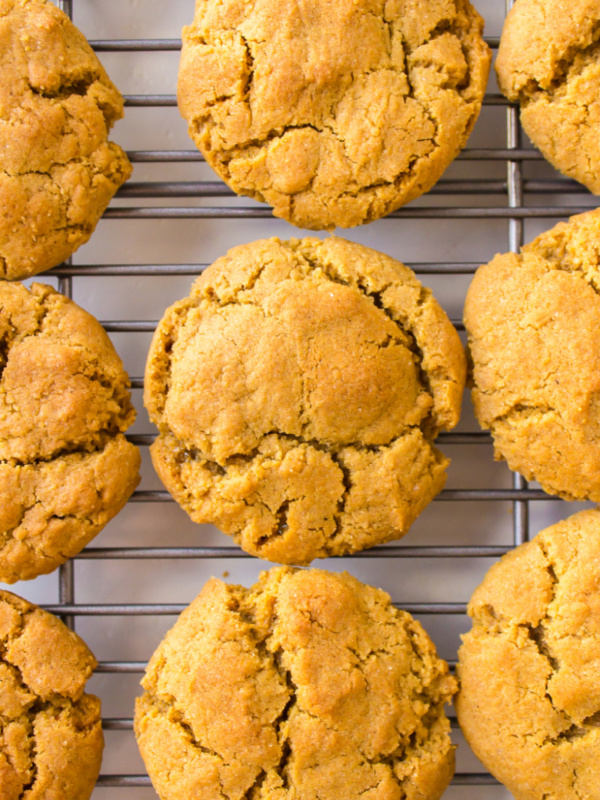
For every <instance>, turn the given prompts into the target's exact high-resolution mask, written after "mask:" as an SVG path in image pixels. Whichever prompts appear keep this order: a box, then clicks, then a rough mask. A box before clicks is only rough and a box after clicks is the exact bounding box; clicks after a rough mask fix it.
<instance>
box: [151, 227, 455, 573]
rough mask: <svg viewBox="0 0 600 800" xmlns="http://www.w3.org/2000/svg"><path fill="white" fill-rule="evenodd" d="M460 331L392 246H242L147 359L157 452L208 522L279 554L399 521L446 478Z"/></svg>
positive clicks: (186, 500)
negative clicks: (445, 443)
mask: <svg viewBox="0 0 600 800" xmlns="http://www.w3.org/2000/svg"><path fill="white" fill-rule="evenodd" d="M464 380H465V358H464V351H463V348H462V345H461V343H460V339H459V338H458V334H457V333H456V331H455V330H454V328H453V326H452V325H451V323H450V321H449V320H448V318H447V317H446V315H445V313H444V312H443V310H442V309H441V308H440V306H439V305H438V304H437V302H436V301H435V300H434V298H433V297H432V295H431V293H430V291H429V290H428V289H425V288H423V287H422V286H421V284H420V283H419V282H418V281H417V279H416V278H415V276H414V274H413V272H412V271H411V270H410V269H408V268H407V267H405V266H403V265H402V264H400V263H399V262H398V261H395V260H394V259H392V258H389V257H388V256H385V255H383V254H381V253H378V252H376V251H374V250H371V249H369V248H366V247H362V246H360V245H357V244H353V243H350V242H346V241H345V240H343V239H336V238H330V239H327V240H325V241H321V240H319V239H312V238H309V239H303V240H293V241H290V242H281V241H279V240H278V239H268V240H262V241H258V242H254V243H253V244H249V245H243V246H241V247H236V248H234V249H233V250H231V251H230V252H229V253H228V254H227V255H226V256H224V257H223V258H220V259H219V260H218V261H216V262H215V263H214V264H213V265H212V266H211V267H210V268H209V269H208V270H206V271H205V273H204V274H203V275H202V276H201V277H200V278H198V280H197V281H196V282H195V284H194V285H193V287H192V292H191V295H190V297H188V298H186V299H185V300H182V301H180V302H178V303H175V304H174V305H173V306H171V308H169V309H168V310H167V312H166V313H165V315H164V317H163V319H162V320H161V322H160V324H159V326H158V329H157V331H156V333H155V336H154V339H153V342H152V345H151V348H150V353H149V356H148V362H147V366H146V379H145V397H144V401H145V404H146V407H147V408H148V411H149V414H150V418H151V419H152V420H153V421H154V422H155V423H156V424H157V425H158V428H159V437H158V439H157V440H156V441H155V443H154V444H153V445H152V448H151V453H152V459H153V462H154V466H155V468H156V470H157V472H158V474H159V476H160V477H161V479H162V481H163V483H164V484H165V486H166V487H167V488H168V489H169V491H170V492H171V493H172V494H173V495H174V497H175V498H176V500H177V501H178V502H179V503H180V505H182V507H183V508H184V509H185V510H186V511H187V512H188V514H189V515H190V516H191V517H192V519H193V520H195V521H196V522H213V523H214V524H216V525H217V526H218V527H219V528H220V529H221V530H222V531H224V532H226V533H230V534H233V536H234V539H235V540H236V541H237V542H239V543H240V544H241V546H242V547H243V548H244V550H246V551H247V552H249V553H252V554H253V555H257V556H260V557H261V558H266V559H268V560H271V561H278V562H280V563H297V564H304V563H309V562H310V561H311V560H312V559H313V558H317V557H324V556H327V555H335V554H341V553H347V552H353V551H355V550H359V549H362V548H365V547H370V546H372V545H375V544H377V543H379V542H383V541H389V540H390V539H394V538H398V537H399V536H401V535H403V534H404V533H405V532H406V531H407V529H408V527H409V525H410V524H411V523H412V522H413V521H414V519H415V518H416V516H417V515H418V514H419V513H420V511H421V510H422V509H423V508H424V507H425V506H426V505H427V503H429V501H430V500H431V499H432V498H433V497H434V496H435V494H437V493H438V492H439V491H440V490H441V488H442V487H443V485H444V482H445V467H446V466H447V463H448V461H447V459H446V458H445V457H444V456H443V455H442V454H441V453H440V452H439V451H438V450H437V449H436V448H435V447H434V446H433V444H432V442H433V439H434V437H435V435H436V434H437V433H438V432H439V431H440V430H441V429H442V428H452V427H453V426H454V425H455V424H456V423H457V421H458V417H459V413H460V403H461V397H462V393H463V388H464Z"/></svg>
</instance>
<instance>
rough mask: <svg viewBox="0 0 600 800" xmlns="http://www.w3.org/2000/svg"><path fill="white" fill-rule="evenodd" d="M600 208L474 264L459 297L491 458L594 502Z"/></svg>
mask: <svg viewBox="0 0 600 800" xmlns="http://www.w3.org/2000/svg"><path fill="white" fill-rule="evenodd" d="M599 254H600V211H599V210H597V211H592V212H589V213H586V214H580V215H578V216H575V217H572V218H571V219H570V220H569V222H561V223H560V224H558V225H556V226H555V227H554V228H552V229H551V230H549V231H547V232H546V233H543V234H542V235H541V236H539V237H538V238H537V239H535V240H534V241H533V242H531V243H530V244H528V245H526V246H525V247H523V249H522V251H521V253H520V254H519V255H515V254H512V253H507V254H504V255H498V256H496V257H495V258H494V259H493V261H491V262H490V263H489V264H487V265H484V266H482V267H480V268H479V270H478V271H477V273H476V275H475V278H474V279H473V282H472V284H471V286H470V287H469V291H468V293H467V299H466V303H465V326H466V328H467V332H468V346H469V351H470V356H471V360H472V364H473V384H474V385H473V392H472V398H473V404H474V407H475V413H476V416H477V418H478V420H479V422H480V424H481V425H482V427H484V428H489V429H490V430H491V432H492V435H493V437H494V446H495V449H496V458H504V459H506V461H507V462H508V465H509V467H510V468H511V469H513V470H516V471H518V472H520V473H522V474H523V475H524V476H525V477H526V478H527V479H528V480H531V479H535V480H537V481H539V482H540V483H541V485H542V487H543V488H544V489H545V491H547V492H549V493H551V494H558V495H560V496H561V497H564V498H565V499H571V500H572V499H585V498H589V499H591V500H595V501H600V444H599V434H600V346H599V345H600V334H599V331H600V297H599V296H598V291H599V287H600V255H599Z"/></svg>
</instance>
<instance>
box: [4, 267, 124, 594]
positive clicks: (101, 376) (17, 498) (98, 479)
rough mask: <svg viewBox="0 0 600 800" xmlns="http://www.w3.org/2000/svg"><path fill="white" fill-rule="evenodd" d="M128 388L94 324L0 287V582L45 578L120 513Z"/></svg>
mask: <svg viewBox="0 0 600 800" xmlns="http://www.w3.org/2000/svg"><path fill="white" fill-rule="evenodd" d="M128 388H129V378H128V376H127V373H126V372H125V371H124V369H123V365H122V363H121V360H120V358H119V357H118V355H117V354H116V352H115V350H114V348H113V346H112V344H111V342H110V340H109V338H108V336H107V335H106V333H105V332H104V329H103V328H102V326H101V325H100V323H99V322H97V320H95V319H94V318H93V317H92V316H91V315H90V314H88V313H87V312H85V311H83V310H82V309H81V308H79V306H77V305H76V304H75V303H74V302H73V301H72V300H68V299H67V298H66V297H63V296H62V295H60V294H58V292H55V291H54V289H51V288H50V287H49V286H42V285H41V284H33V286H32V287H31V291H30V292H29V291H28V290H27V289H26V288H25V287H24V286H22V285H21V284H19V283H7V282H0V581H3V582H5V583H13V582H14V581H17V580H21V579H27V578H34V577H36V576H37V575H40V574H42V573H46V572H51V571H52V570H53V569H55V568H56V567H58V566H59V565H60V564H62V563H64V562H65V561H66V560H67V558H69V557H71V556H73V555H75V554H76V553H78V552H79V551H80V550H81V549H82V548H83V547H84V546H85V545H86V544H87V543H88V542H89V541H90V540H91V539H92V538H93V537H94V536H95V535H96V534H97V533H98V532H99V531H100V530H101V529H102V528H103V527H104V525H105V524H106V523H107V522H108V521H109V520H110V519H111V518H112V517H113V516H114V515H115V514H116V513H117V512H118V511H119V510H120V509H121V508H122V507H123V505H124V504H125V503H126V502H127V499H128V498H129V496H130V494H131V493H132V492H133V490H134V489H135V487H136V486H137V483H138V481H139V476H138V468H139V464H140V455H139V451H138V449H137V447H134V445H132V444H130V443H129V442H128V441H127V440H126V439H125V436H124V435H123V434H124V432H125V431H126V430H127V428H128V427H129V426H130V425H131V424H132V423H133V421H134V419H135V410H134V408H133V406H132V405H131V400H130V396H129V390H128Z"/></svg>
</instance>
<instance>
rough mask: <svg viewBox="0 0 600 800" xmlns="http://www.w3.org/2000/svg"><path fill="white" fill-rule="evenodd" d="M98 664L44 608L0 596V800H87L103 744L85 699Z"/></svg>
mask: <svg viewBox="0 0 600 800" xmlns="http://www.w3.org/2000/svg"><path fill="white" fill-rule="evenodd" d="M95 667H96V659H95V658H94V656H93V655H92V653H91V652H90V651H89V650H88V648H87V646H86V645H85V643H84V642H83V641H82V640H81V639H80V638H79V636H77V635H76V634H75V633H73V631H70V630H69V629H68V628H67V627H66V626H65V625H63V623H62V622H61V621H60V620H59V619H57V618H56V617H54V616H53V615H52V614H49V613H48V612H47V611H42V609H41V608H38V607H37V606H34V605H32V604H31V603H28V602H27V601H26V600H22V599H21V598H20V597H17V596H16V595H14V594H11V593H10V592H5V591H0V797H2V800H21V798H25V797H27V798H32V800H33V798H40V800H41V798H44V800H46V798H47V800H54V799H55V798H56V800H58V799H59V798H60V800H88V798H89V797H90V795H91V793H92V791H93V788H94V784H95V782H96V778H97V777H98V773H99V771H100V762H101V760H102V749H103V746H104V740H103V736H102V723H101V720H100V700H98V698H97V697H94V696H93V695H88V694H84V693H83V690H84V688H85V684H86V681H87V680H88V678H89V677H90V676H91V674H92V672H93V670H94V668H95Z"/></svg>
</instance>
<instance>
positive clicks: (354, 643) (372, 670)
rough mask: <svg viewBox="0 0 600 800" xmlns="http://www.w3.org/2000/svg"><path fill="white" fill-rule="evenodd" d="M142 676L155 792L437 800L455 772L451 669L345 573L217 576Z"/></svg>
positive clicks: (145, 741) (144, 749)
mask: <svg viewBox="0 0 600 800" xmlns="http://www.w3.org/2000/svg"><path fill="white" fill-rule="evenodd" d="M142 684H143V686H144V689H145V690H146V691H145V694H144V695H143V697H141V698H139V699H138V701H137V705H136V715H135V732H136V736H137V740H138V744H139V746H140V750H141V753H142V756H143V758H144V761H145V763H146V766H147V768H148V772H149V774H150V777H151V778H152V782H153V784H154V787H155V789H156V791H157V792H158V794H159V796H160V798H161V800H174V799H175V798H182V797H200V796H202V797H221V798H224V799H225V798H232V799H233V798H241V797H248V798H252V800H263V798H264V799H265V800H266V798H269V800H286V799H287V798H290V799H291V798H297V800H305V798H316V797H318V798H320V800H340V798H342V797H343V798H344V800H358V798H365V797H372V798H378V800H397V799H398V798H400V797H402V798H406V800H434V798H439V797H441V796H442V793H443V792H444V789H445V788H446V786H447V785H448V782H449V781H450V778H451V776H452V774H453V772H454V748H453V746H452V744H451V742H450V736H449V732H450V725H449V723H448V720H447V718H446V716H445V714H444V704H445V703H446V702H448V701H449V700H450V699H451V697H452V695H453V694H454V692H455V691H456V681H455V679H454V678H453V677H452V676H451V675H450V674H449V673H448V666H447V664H446V663H445V662H444V661H442V660H440V659H439V658H437V655H436V652H435V648H434V646H433V644H432V642H431V640H430V639H429V637H428V636H427V634H426V633H425V631H424V630H423V628H422V627H421V626H420V625H419V623H418V622H416V621H415V620H414V619H413V618H412V617H411V616H410V614H408V613H406V612H405V611H399V610H397V609H395V608H394V607H393V606H392V604H391V603H390V598H389V596H388V595H387V594H386V593H385V592H382V591H381V590H379V589H374V588H372V587H370V586H365V585H364V584H362V583H359V581H357V580H356V579H355V578H353V577H351V576H350V575H348V574H345V573H343V574H340V575H336V574H333V573H329V572H324V571H322V570H293V569H290V568H289V567H279V568H276V569H273V570H271V571H270V572H265V573H263V574H262V575H261V577H260V579H259V581H258V583H257V584H255V585H254V586H253V587H252V588H251V589H245V588H244V587H242V586H231V585H227V584H225V583H223V582H222V581H220V580H216V579H214V578H213V579H212V580H210V581H209V582H208V583H207V584H206V586H205V587H204V589H203V590H202V592H201V593H200V594H199V595H198V597H197V598H196V599H195V600H194V602H193V603H192V604H191V605H190V606H189V607H188V608H187V609H186V610H185V611H184V612H183V614H182V615H181V616H180V617H179V619H178V621H177V622H176V624H175V626H174V627H173V628H172V629H171V630H170V631H169V633H168V634H167V635H166V637H165V639H164V641H163V642H162V644H161V645H160V646H159V647H158V649H157V650H156V652H155V653H154V655H153V657H152V659H151V660H150V663H149V664H148V668H147V670H146V675H145V677H144V679H143V681H142Z"/></svg>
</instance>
